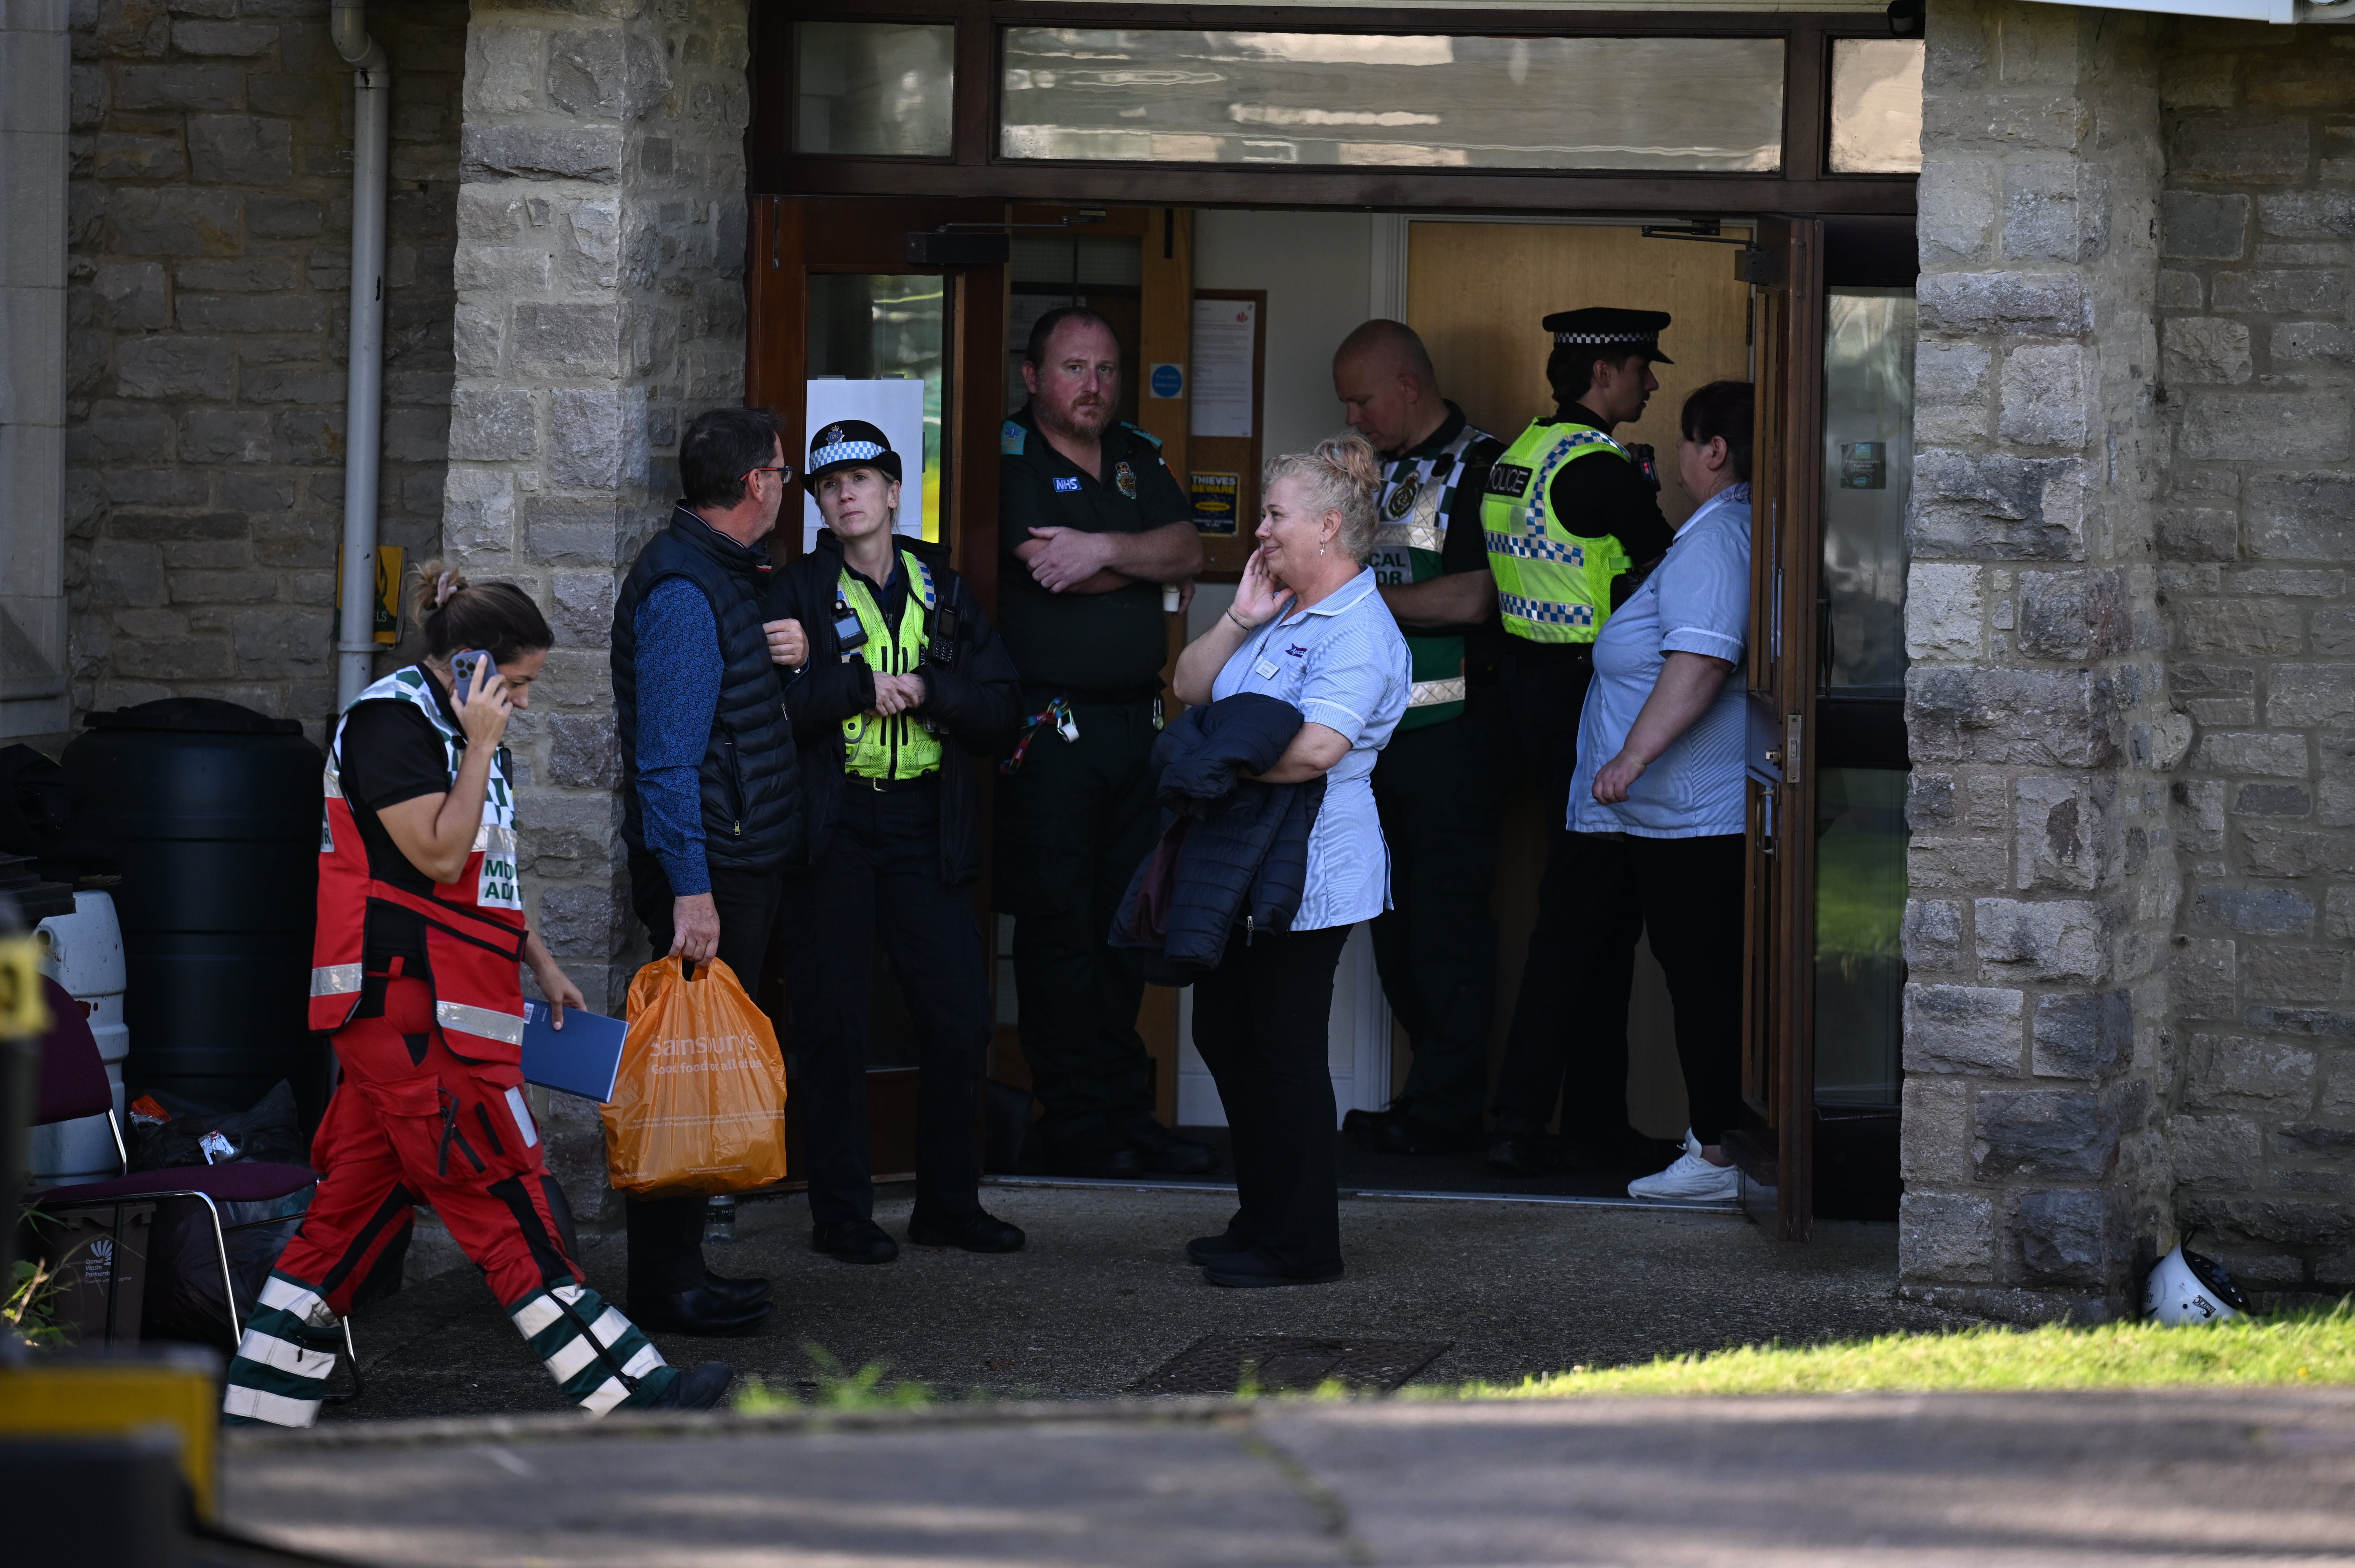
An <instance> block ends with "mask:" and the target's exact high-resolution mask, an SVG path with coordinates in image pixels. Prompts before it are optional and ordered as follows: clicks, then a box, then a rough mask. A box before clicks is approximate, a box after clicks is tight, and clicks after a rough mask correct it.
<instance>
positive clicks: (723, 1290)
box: [703, 1269, 769, 1307]
mask: <svg viewBox="0 0 2355 1568" xmlns="http://www.w3.org/2000/svg"><path fill="white" fill-rule="evenodd" d="M703 1288H704V1289H706V1290H708V1291H709V1292H710V1293H711V1294H712V1295H714V1296H718V1297H719V1299H720V1300H722V1301H727V1302H732V1303H734V1304H735V1305H736V1306H738V1307H753V1306H757V1305H758V1304H760V1303H761V1302H763V1301H766V1300H768V1299H769V1282H768V1281H767V1280H765V1279H730V1278H729V1277H728V1276H727V1275H724V1274H713V1273H712V1272H711V1271H710V1270H709V1269H705V1270H704V1271H703Z"/></svg>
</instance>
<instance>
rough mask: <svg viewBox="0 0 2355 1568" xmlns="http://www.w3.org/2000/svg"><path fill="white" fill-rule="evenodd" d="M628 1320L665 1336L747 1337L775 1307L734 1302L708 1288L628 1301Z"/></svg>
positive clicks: (633, 1297)
mask: <svg viewBox="0 0 2355 1568" xmlns="http://www.w3.org/2000/svg"><path fill="white" fill-rule="evenodd" d="M627 1305H628V1307H629V1312H630V1320H631V1321H632V1322H634V1323H635V1324H636V1325H637V1326H638V1327H639V1328H652V1329H654V1330H655V1331H656V1332H658V1333H664V1334H700V1335H711V1336H717V1335H722V1334H746V1333H750V1332H751V1330H753V1329H754V1328H759V1327H760V1326H761V1324H762V1321H763V1320H764V1319H766V1318H767V1317H768V1316H769V1314H770V1313H772V1312H773V1311H775V1310H776V1307H774V1306H773V1304H772V1303H769V1302H766V1301H760V1302H751V1303H744V1302H737V1301H730V1300H729V1299H728V1298H727V1297H725V1296H720V1295H719V1294H718V1293H717V1292H715V1291H712V1290H710V1289H708V1288H698V1289H695V1290H678V1291H673V1292H671V1293H670V1294H668V1295H666V1296H639V1295H636V1294H634V1293H633V1294H632V1295H631V1296H630V1297H629V1299H628V1303H627Z"/></svg>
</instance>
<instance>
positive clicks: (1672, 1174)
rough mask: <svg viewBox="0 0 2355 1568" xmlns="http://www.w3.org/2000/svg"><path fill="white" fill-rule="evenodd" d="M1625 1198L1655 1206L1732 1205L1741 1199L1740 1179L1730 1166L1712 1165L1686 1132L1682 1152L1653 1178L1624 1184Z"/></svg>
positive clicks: (1646, 1177)
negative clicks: (1665, 1204)
mask: <svg viewBox="0 0 2355 1568" xmlns="http://www.w3.org/2000/svg"><path fill="white" fill-rule="evenodd" d="M1627 1196H1628V1197H1630V1198H1642V1199H1648V1200H1651V1201H1652V1202H1655V1203H1732V1202H1734V1201H1736V1200H1739V1199H1740V1198H1741V1196H1742V1178H1741V1177H1740V1175H1738V1174H1737V1173H1736V1172H1735V1170H1734V1168H1733V1167H1732V1166H1730V1165H1711V1164H1710V1162H1709V1161H1707V1160H1705V1159H1703V1158H1702V1157H1701V1154H1700V1139H1699V1138H1697V1137H1695V1136H1693V1135H1692V1129H1691V1128H1689V1127H1688V1128H1686V1129H1685V1152H1684V1153H1682V1154H1680V1155H1678V1156H1677V1158H1676V1163H1675V1164H1673V1165H1671V1166H1669V1167H1668V1169H1666V1170H1663V1171H1661V1172H1660V1173H1658V1174H1657V1175H1656V1176H1639V1177H1637V1178H1636V1179H1635V1180H1633V1181H1631V1182H1629V1183H1628V1184H1627Z"/></svg>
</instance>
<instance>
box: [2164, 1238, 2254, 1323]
mask: <svg viewBox="0 0 2355 1568" xmlns="http://www.w3.org/2000/svg"><path fill="white" fill-rule="evenodd" d="M2142 1309H2143V1310H2144V1311H2145V1312H2147V1313H2148V1314H2150V1316H2151V1317H2153V1318H2155V1319H2157V1320H2158V1321H2159V1322H2161V1323H2165V1324H2168V1325H2169V1326H2173V1325H2175V1324H2179V1323H2221V1322H2222V1321H2223V1320H2224V1319H2225V1318H2227V1317H2240V1316H2241V1315H2242V1314H2243V1313H2245V1312H2247V1311H2248V1310H2249V1298H2248V1297H2247V1296H2243V1295H2242V1294H2241V1287H2240V1286H2239V1285H2236V1284H2234V1283H2233V1281H2232V1275H2230V1274H2229V1273H2227V1272H2226V1271H2225V1269H2224V1265H2223V1264H2220V1263H2218V1262H2217V1261H2216V1260H2215V1259H2213V1258H2207V1257H2202V1256H2200V1254H2199V1253H2194V1252H2189V1251H2186V1250H2185V1249H2184V1248H2182V1247H2180V1246H2179V1247H2177V1248H2176V1249H2175V1250H2174V1251H2173V1252H2171V1253H2168V1254H2167V1255H2166V1256H2165V1257H2163V1258H2161V1259H2159V1260H2158V1263H2157V1264H2153V1265H2152V1267H2151V1271H2150V1278H2149V1280H2148V1281H2147V1283H2146V1284H2145V1285H2143V1287H2142Z"/></svg>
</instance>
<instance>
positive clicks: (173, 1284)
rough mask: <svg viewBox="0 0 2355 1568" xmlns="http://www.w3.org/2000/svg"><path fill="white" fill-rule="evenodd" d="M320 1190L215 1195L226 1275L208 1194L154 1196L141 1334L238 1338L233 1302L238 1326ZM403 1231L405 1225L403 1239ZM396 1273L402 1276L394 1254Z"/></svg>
mask: <svg viewBox="0 0 2355 1568" xmlns="http://www.w3.org/2000/svg"><path fill="white" fill-rule="evenodd" d="M317 1190H318V1188H317V1186H316V1184H314V1185H312V1186H309V1187H304V1188H300V1189H296V1190H295V1191H293V1192H290V1193H288V1194H287V1195H286V1196H285V1197H283V1198H281V1199H278V1200H274V1201H272V1202H265V1203H223V1202H219V1201H218V1200H216V1201H215V1202H214V1204H213V1205H212V1208H215V1209H218V1210H219V1211H220V1222H221V1239H222V1240H223V1241H225V1242H226V1243H228V1247H229V1271H228V1274H227V1276H226V1277H224V1276H223V1274H222V1271H221V1249H220V1247H219V1246H218V1245H217V1244H216V1243H215V1242H214V1239H213V1217H212V1212H211V1210H209V1209H208V1208H207V1207H206V1204H205V1201H204V1200H202V1199H200V1198H166V1199H164V1200H160V1201H159V1202H157V1204H156V1205H155V1230H154V1231H153V1232H151V1233H150V1235H149V1238H148V1243H147V1298H146V1303H145V1306H144V1308H143V1310H142V1311H141V1314H140V1320H139V1332H140V1336H141V1337H142V1338H143V1339H177V1340H181V1341H184V1342H186V1343H188V1344H192V1345H209V1346H213V1347H216V1348H218V1347H225V1346H227V1345H228V1344H229V1343H230V1342H231V1341H232V1340H233V1339H235V1338H236V1333H235V1329H234V1328H232V1327H231V1324H230V1322H229V1302H230V1301H231V1300H232V1299H234V1300H235V1302H236V1304H237V1324H238V1326H240V1327H241V1326H242V1325H243V1324H244V1323H245V1321H246V1320H247V1319H248V1318H250V1317H252V1316H253V1309H254V1307H255V1306H256V1305H257V1304H258V1303H259V1302H260V1301H261V1285H262V1282H263V1281H265V1280H267V1279H268V1278H269V1277H270V1271H271V1269H272V1266H274V1265H275V1264H277V1262H278V1254H279V1253H282V1252H284V1251H285V1250H286V1243H288V1242H290V1241H292V1240H293V1236H294V1230H295V1227H296V1226H298V1225H300V1224H301V1223H302V1222H303V1214H304V1211H305V1210H307V1209H309V1208H310V1206H311V1196H312V1194H313V1193H314V1192H316V1191H317ZM406 1239H407V1236H406V1231H405V1229H404V1232H403V1235H402V1237H401V1238H400V1240H401V1241H406ZM395 1244H396V1246H398V1245H399V1244H400V1243H398V1242H397V1243H395ZM394 1274H395V1277H396V1278H397V1277H399V1267H398V1260H397V1259H396V1260H395V1270H394ZM232 1289H233V1290H234V1291H235V1293H236V1294H235V1296H234V1297H232V1296H231V1295H230V1292H231V1290H232Z"/></svg>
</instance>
